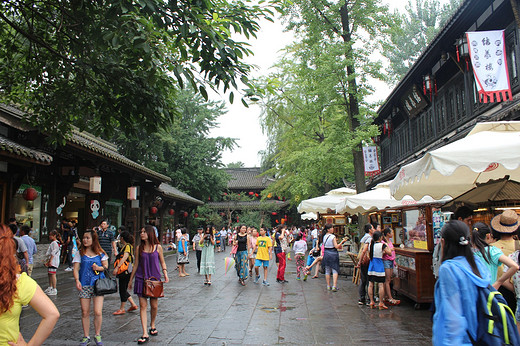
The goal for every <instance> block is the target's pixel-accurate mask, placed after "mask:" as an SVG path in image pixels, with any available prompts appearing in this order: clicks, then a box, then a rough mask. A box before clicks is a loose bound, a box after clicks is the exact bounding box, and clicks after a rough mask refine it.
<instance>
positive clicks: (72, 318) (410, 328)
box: [20, 252, 432, 345]
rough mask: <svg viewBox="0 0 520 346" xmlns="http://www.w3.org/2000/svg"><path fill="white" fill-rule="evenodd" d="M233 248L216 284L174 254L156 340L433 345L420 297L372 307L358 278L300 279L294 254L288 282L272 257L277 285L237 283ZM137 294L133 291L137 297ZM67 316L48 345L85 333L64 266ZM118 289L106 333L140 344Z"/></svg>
mask: <svg viewBox="0 0 520 346" xmlns="http://www.w3.org/2000/svg"><path fill="white" fill-rule="evenodd" d="M227 255H228V254H227V252H222V253H216V254H215V261H216V274H215V275H214V277H213V280H212V282H213V284H212V285H211V286H206V285H204V284H203V277H201V276H199V275H198V274H197V270H196V260H195V253H194V252H192V253H191V254H190V264H189V265H187V266H186V268H187V270H186V271H187V272H188V273H189V274H190V275H189V276H187V277H183V278H180V277H178V273H177V272H176V271H175V266H176V259H177V256H176V255H172V254H170V255H167V256H166V264H167V267H168V271H169V277H170V282H169V283H168V284H166V285H165V292H164V294H165V297H164V298H161V299H159V312H158V316H157V330H158V335H157V336H153V337H150V341H149V344H155V345H167V344H172V345H186V344H189V345H195V344H214V345H231V344H279V343H280V344H343V345H381V344H388V345H430V344H431V330H432V329H431V320H430V315H431V313H430V311H429V310H415V309H414V302H412V301H410V300H406V299H405V298H402V302H401V305H399V306H396V307H391V308H390V309H389V310H385V311H380V310H377V309H374V310H371V309H370V308H369V307H368V306H359V305H358V294H357V286H355V285H354V284H353V283H352V280H351V279H352V277H348V278H345V277H341V278H340V279H339V290H338V292H332V291H327V289H326V284H325V278H324V275H321V276H320V277H319V278H318V279H311V276H309V278H308V280H307V281H305V282H304V281H297V280H296V276H295V265H294V261H288V265H287V271H286V279H287V280H288V281H289V282H288V283H285V284H279V283H277V282H276V280H275V275H276V265H275V263H274V260H272V261H271V266H270V268H269V275H268V279H269V281H270V283H271V284H270V286H263V285H261V284H255V283H254V282H253V281H252V280H247V282H246V286H241V285H240V284H239V283H238V282H237V276H236V272H235V271H234V268H229V270H228V272H227V274H226V273H225V266H224V258H225V257H226V256H227ZM33 278H34V279H36V281H37V282H38V283H39V284H40V286H41V287H43V288H45V287H46V284H47V272H46V269H44V268H38V269H36V270H35V272H34V273H33ZM135 298H136V297H135V296H134V299H135ZM51 299H52V300H53V302H54V303H55V304H56V306H57V307H58V309H59V311H60V314H61V317H60V319H59V321H58V323H57V325H56V327H55V328H54V331H53V332H52V334H51V335H50V337H49V338H48V339H47V340H46V342H45V345H76V344H77V343H78V340H80V339H81V337H82V335H83V334H82V329H81V318H80V317H81V310H80V303H79V299H78V293H77V290H76V288H75V287H74V279H73V276H72V273H71V272H65V271H64V270H63V269H60V270H59V271H58V294H57V295H56V296H51ZM119 303H120V302H119V295H118V294H117V293H116V294H112V295H107V296H105V301H104V305H103V326H102V330H101V334H102V336H103V342H104V344H105V345H130V344H132V345H135V344H136V340H137V339H138V338H139V337H140V336H141V324H140V320H139V310H136V311H134V312H127V313H125V314H123V315H120V316H113V315H112V313H113V312H114V311H116V310H117V309H118V307H119ZM39 323H40V317H39V316H38V314H37V313H36V312H35V311H34V310H33V309H31V308H25V309H23V312H22V316H21V318H20V331H21V332H22V334H23V335H27V336H29V335H32V334H33V333H34V331H35V330H36V327H37V326H38V324H39Z"/></svg>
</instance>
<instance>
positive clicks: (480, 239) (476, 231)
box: [471, 222, 491, 263]
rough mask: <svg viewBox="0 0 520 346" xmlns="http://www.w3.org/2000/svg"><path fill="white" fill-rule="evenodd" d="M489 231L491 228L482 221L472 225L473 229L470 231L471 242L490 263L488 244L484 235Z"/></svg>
mask: <svg viewBox="0 0 520 346" xmlns="http://www.w3.org/2000/svg"><path fill="white" fill-rule="evenodd" d="M489 233H491V229H490V228H489V227H488V225H486V224H485V223H483V222H477V223H476V224H474V225H473V230H472V231H471V244H472V245H473V247H475V248H476V249H477V250H478V251H479V252H480V253H481V254H482V257H483V258H484V260H485V261H486V262H488V263H491V255H490V253H489V251H490V250H489V248H488V249H487V251H486V248H487V247H488V244H487V243H486V235H487V234H489Z"/></svg>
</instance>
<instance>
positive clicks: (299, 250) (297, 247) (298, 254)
mask: <svg viewBox="0 0 520 346" xmlns="http://www.w3.org/2000/svg"><path fill="white" fill-rule="evenodd" d="M293 250H294V258H295V259H296V280H300V279H301V274H302V273H303V275H304V277H303V281H307V270H306V269H305V263H304V260H305V253H306V252H307V242H306V241H305V240H303V239H302V234H301V233H300V234H298V236H297V237H296V241H295V242H294V244H293Z"/></svg>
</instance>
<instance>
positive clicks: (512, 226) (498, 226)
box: [491, 209, 520, 233]
mask: <svg viewBox="0 0 520 346" xmlns="http://www.w3.org/2000/svg"><path fill="white" fill-rule="evenodd" d="M519 219H520V217H519V216H518V214H517V213H515V212H514V211H513V210H511V209H508V210H504V212H503V213H502V214H499V215H497V216H495V217H494V218H493V219H492V220H491V227H492V228H493V229H494V230H495V231H497V232H499V233H513V232H514V231H516V230H517V229H518V220H519Z"/></svg>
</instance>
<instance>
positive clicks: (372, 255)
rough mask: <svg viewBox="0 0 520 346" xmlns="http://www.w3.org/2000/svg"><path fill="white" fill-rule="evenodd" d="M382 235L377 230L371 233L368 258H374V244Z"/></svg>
mask: <svg viewBox="0 0 520 346" xmlns="http://www.w3.org/2000/svg"><path fill="white" fill-rule="evenodd" d="M382 236H383V235H382V234H381V232H379V231H375V232H374V234H372V241H371V242H370V259H372V258H374V244H375V243H376V242H378V241H379V240H381V237H382Z"/></svg>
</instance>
